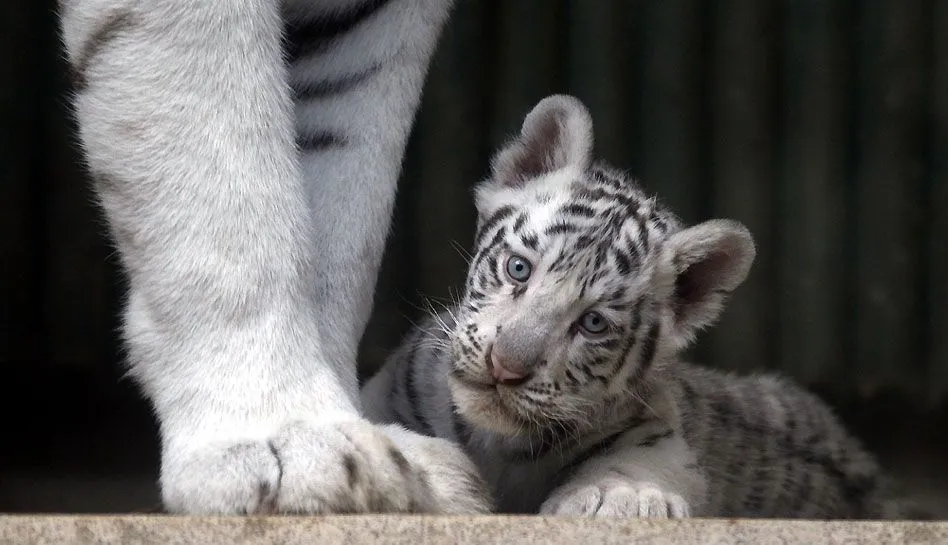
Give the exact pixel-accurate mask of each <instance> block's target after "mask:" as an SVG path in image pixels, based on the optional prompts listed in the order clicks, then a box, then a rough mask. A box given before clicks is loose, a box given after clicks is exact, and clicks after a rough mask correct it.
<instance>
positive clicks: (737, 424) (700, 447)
mask: <svg viewBox="0 0 948 545" xmlns="http://www.w3.org/2000/svg"><path fill="white" fill-rule="evenodd" d="M671 372H672V374H673V380H671V381H670V382H671V387H672V388H673V390H674V391H675V392H676V397H677V399H678V403H679V409H680V411H681V422H682V427H683V432H684V435H685V439H686V441H687V442H688V444H689V445H691V447H692V448H693V449H694V450H695V452H696V454H697V457H698V463H699V465H700V466H701V467H702V468H703V469H704V470H705V471H706V472H707V477H708V480H709V485H710V486H709V497H708V502H709V503H708V505H707V507H708V509H709V511H710V512H714V513H715V514H716V515H718V516H725V517H727V516H744V517H748V516H752V517H753V516H759V517H778V518H879V517H882V516H883V515H884V509H885V503H884V501H883V499H884V497H885V495H886V493H887V490H886V488H887V487H888V483H887V482H886V481H885V479H884V478H883V477H882V474H881V471H880V469H879V466H878V465H877V463H876V461H875V460H874V458H873V457H872V456H871V455H869V454H868V453H867V452H866V451H865V450H864V448H863V447H862V445H861V444H860V443H859V441H857V440H856V439H855V438H854V437H852V436H851V435H849V434H848V432H847V431H846V430H845V428H844V427H843V426H842V424H841V423H840V421H839V419H838V418H837V417H836V416H835V415H834V414H833V412H832V411H831V409H830V408H829V407H828V406H827V405H826V404H825V403H824V402H822V401H821V400H820V399H819V398H817V397H816V396H815V395H813V394H811V393H809V392H807V391H805V390H803V389H802V388H801V387H799V386H797V385H795V384H793V383H792V382H791V381H788V380H783V379H780V378H777V377H775V376H770V375H751V376H736V375H731V374H725V373H720V372H716V371H712V370H709V369H703V368H700V367H695V366H692V365H687V364H682V365H680V366H678V367H676V369H674V370H671Z"/></svg>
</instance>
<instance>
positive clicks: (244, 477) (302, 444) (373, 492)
mask: <svg viewBox="0 0 948 545" xmlns="http://www.w3.org/2000/svg"><path fill="white" fill-rule="evenodd" d="M161 488H162V496H163V499H164V503H165V507H166V508H167V509H168V510H169V511H171V512H176V513H190V514H248V513H313V514H319V513H381V512H400V513H432V512H437V511H438V509H439V506H438V505H436V503H437V502H436V497H435V496H434V494H433V493H432V488H431V485H430V484H429V482H428V475H427V472H426V471H425V469H424V468H423V467H421V466H420V465H419V464H416V463H414V462H412V461H411V460H409V459H408V458H407V457H406V455H405V454H403V452H402V449H401V448H399V447H398V446H397V445H396V444H395V443H394V442H393V441H392V440H391V439H390V438H389V437H388V436H387V435H386V434H385V433H384V432H383V431H382V430H381V429H380V428H378V427H376V426H374V425H372V424H370V423H368V422H367V421H365V420H360V419H347V420H343V421H336V422H327V423H312V422H292V423H289V424H288V425H286V426H284V427H283V428H282V429H281V430H280V431H279V432H278V433H276V434H275V435H274V437H273V438H272V439H270V440H269V441H235V442H232V443H216V444H210V445H204V446H202V447H199V448H195V449H190V450H187V449H185V450H173V449H169V450H168V451H166V452H165V456H164V457H163V460H162V475H161Z"/></svg>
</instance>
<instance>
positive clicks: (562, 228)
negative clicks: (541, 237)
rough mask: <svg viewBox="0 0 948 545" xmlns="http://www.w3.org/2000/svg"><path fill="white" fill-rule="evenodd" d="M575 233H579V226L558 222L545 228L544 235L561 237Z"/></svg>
mask: <svg viewBox="0 0 948 545" xmlns="http://www.w3.org/2000/svg"><path fill="white" fill-rule="evenodd" d="M577 231H579V226H577V225H574V224H572V223H566V222H562V221H558V222H556V223H554V224H553V225H551V226H549V227H547V228H546V230H545V231H544V233H546V234H547V235H562V234H566V233H575V232H577Z"/></svg>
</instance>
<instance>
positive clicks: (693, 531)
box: [0, 515, 948, 545]
mask: <svg viewBox="0 0 948 545" xmlns="http://www.w3.org/2000/svg"><path fill="white" fill-rule="evenodd" d="M632 542H634V543H643V544H655V545H658V544H666V543H668V544H671V543H687V544H692V543H715V544H722V545H726V544H732V543H780V544H784V543H801V544H804V543H805V544H808V545H810V544H821V545H822V544H830V545H833V544H847V545H857V544H862V543H865V544H873V545H876V544H890V543H919V544H921V543H948V522H847V521H831V522H811V521H781V520H726V519H703V520H702V519H691V520H683V521H650V520H630V519H598V520H595V519H564V518H541V517H501V516H490V517H488V516H485V517H458V518H453V517H425V516H397V515H386V516H368V515H365V516H330V517H177V516H167V515H154V516H108V515H103V516H43V515H37V516H0V543H2V544H8V543H10V544H14V543H15V544H26V543H29V544H37V545H42V544H47V543H50V544H52V543H55V544H60V543H62V544H68V543H121V544H156V545H173V544H178V543H226V544H228V545H230V544H234V545H239V544H244V543H281V544H286V545H290V544H300V545H303V544H306V545H311V544H312V545H322V544H330V543H345V544H351V545H357V544H362V543H366V544H368V543H385V544H389V543H391V544H396V545H402V544H404V545H422V544H427V543H478V544H480V543H498V544H500V543H502V544H504V545H514V544H520V543H549V544H555V545H565V544H567V543H581V544H583V545H594V544H595V545H599V544H613V543H615V544H619V543H621V544H628V543H632Z"/></svg>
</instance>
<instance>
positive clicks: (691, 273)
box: [664, 219, 757, 346]
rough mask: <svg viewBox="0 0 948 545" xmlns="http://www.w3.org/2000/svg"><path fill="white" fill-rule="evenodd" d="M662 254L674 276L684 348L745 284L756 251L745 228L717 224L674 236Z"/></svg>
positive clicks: (675, 303)
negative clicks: (729, 297) (728, 298)
mask: <svg viewBox="0 0 948 545" xmlns="http://www.w3.org/2000/svg"><path fill="white" fill-rule="evenodd" d="M664 252H665V254H664V257H665V259H664V262H665V263H666V266H668V267H670V268H671V272H672V274H673V275H674V289H673V290H672V308H673V311H674V320H675V322H674V329H675V330H676V332H677V333H678V335H677V336H678V337H679V344H680V345H681V346H684V345H686V344H688V343H689V342H690V341H691V340H692V339H693V338H694V336H695V335H696V334H697V333H698V331H700V330H701V329H702V328H704V327H707V326H709V325H711V324H713V323H714V321H715V320H716V319H717V318H718V316H719V315H720V314H721V310H722V309H723V308H724V301H725V299H726V298H727V296H728V295H729V294H730V293H731V292H732V291H734V289H735V288H737V287H738V286H739V285H741V283H742V282H744V279H745V278H747V274H748V272H750V268H751V264H753V262H754V257H755V255H756V253H757V250H756V249H755V247H754V238H753V237H752V236H751V234H750V231H748V230H747V228H746V227H744V226H743V225H742V224H740V223H738V222H736V221H732V220H720V219H718V220H710V221H706V222H704V223H701V224H698V225H695V226H694V227H689V228H687V229H683V230H681V231H679V232H677V233H675V234H673V235H671V236H670V237H669V238H668V240H666V242H665V249H664Z"/></svg>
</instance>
